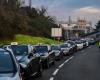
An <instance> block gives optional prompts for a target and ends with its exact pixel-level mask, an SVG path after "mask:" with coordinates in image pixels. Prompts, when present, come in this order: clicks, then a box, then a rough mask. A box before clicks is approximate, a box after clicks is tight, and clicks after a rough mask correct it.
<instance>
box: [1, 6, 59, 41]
mask: <svg viewBox="0 0 100 80" xmlns="http://www.w3.org/2000/svg"><path fill="white" fill-rule="evenodd" d="M52 27H58V25H57V24H56V20H55V19H54V18H53V17H51V16H49V15H47V10H46V9H45V8H44V7H42V8H41V9H36V8H31V7H29V6H25V7H20V5H19V4H18V5H14V6H13V5H10V6H9V5H0V39H14V37H15V35H16V34H28V35H32V36H43V37H49V38H50V35H51V28H52Z"/></svg>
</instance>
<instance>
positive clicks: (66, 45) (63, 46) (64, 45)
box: [60, 44, 68, 48]
mask: <svg viewBox="0 0 100 80" xmlns="http://www.w3.org/2000/svg"><path fill="white" fill-rule="evenodd" d="M60 47H61V48H66V47H68V44H62V45H60Z"/></svg>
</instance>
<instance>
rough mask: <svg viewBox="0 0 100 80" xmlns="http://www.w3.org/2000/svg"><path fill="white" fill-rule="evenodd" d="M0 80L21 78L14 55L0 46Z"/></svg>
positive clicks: (17, 79)
mask: <svg viewBox="0 0 100 80" xmlns="http://www.w3.org/2000/svg"><path fill="white" fill-rule="evenodd" d="M0 80H22V78H21V74H20V67H19V64H18V62H17V60H16V59H15V56H14V55H13V54H12V53H11V52H10V51H7V50H4V49H1V48H0Z"/></svg>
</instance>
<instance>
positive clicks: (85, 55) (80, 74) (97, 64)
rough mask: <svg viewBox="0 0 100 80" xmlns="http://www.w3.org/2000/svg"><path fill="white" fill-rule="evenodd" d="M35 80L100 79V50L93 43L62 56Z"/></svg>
mask: <svg viewBox="0 0 100 80" xmlns="http://www.w3.org/2000/svg"><path fill="white" fill-rule="evenodd" d="M36 80H100V50H99V49H98V47H97V46H96V45H93V46H90V47H88V48H87V49H84V50H81V51H78V52H77V53H75V54H74V55H72V56H70V57H64V59H63V60H61V61H58V62H56V64H55V65H54V66H51V68H50V69H47V70H44V72H43V77H42V78H40V79H36Z"/></svg>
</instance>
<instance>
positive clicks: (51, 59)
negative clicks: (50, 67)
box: [49, 52, 55, 63]
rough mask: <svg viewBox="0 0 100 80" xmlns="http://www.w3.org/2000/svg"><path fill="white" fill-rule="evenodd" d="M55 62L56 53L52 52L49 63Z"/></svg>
mask: <svg viewBox="0 0 100 80" xmlns="http://www.w3.org/2000/svg"><path fill="white" fill-rule="evenodd" d="M54 60H55V53H54V52H50V53H49V62H50V63H52V62H54Z"/></svg>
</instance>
